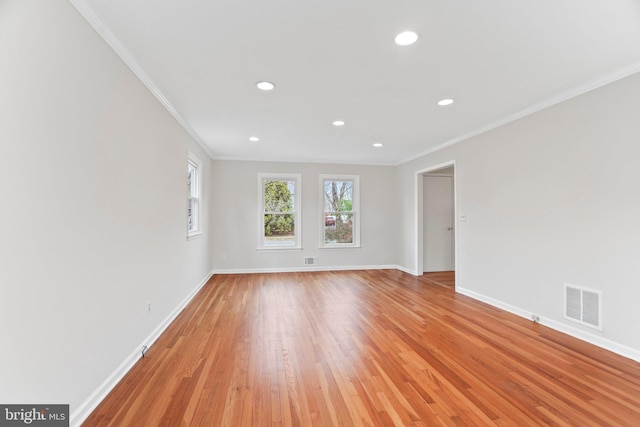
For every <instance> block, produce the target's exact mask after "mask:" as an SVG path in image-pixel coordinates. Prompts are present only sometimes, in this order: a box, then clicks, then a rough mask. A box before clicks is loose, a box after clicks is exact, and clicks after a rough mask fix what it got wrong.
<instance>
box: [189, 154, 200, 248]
mask: <svg viewBox="0 0 640 427" xmlns="http://www.w3.org/2000/svg"><path fill="white" fill-rule="evenodd" d="M200 171H201V163H200V160H198V158H197V157H195V156H194V155H193V154H191V153H189V161H188V163H187V236H194V235H196V234H200V233H202V229H201V227H200V205H201V199H202V185H201V182H200Z"/></svg>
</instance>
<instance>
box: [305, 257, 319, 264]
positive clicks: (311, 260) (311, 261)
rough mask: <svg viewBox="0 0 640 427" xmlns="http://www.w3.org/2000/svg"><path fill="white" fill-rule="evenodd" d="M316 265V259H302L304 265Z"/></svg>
mask: <svg viewBox="0 0 640 427" xmlns="http://www.w3.org/2000/svg"><path fill="white" fill-rule="evenodd" d="M317 263H318V257H315V256H306V257H304V265H316V264H317Z"/></svg>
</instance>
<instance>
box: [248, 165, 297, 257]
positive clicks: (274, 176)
mask: <svg viewBox="0 0 640 427" xmlns="http://www.w3.org/2000/svg"><path fill="white" fill-rule="evenodd" d="M279 180H281V181H293V182H294V193H293V194H294V197H293V209H294V210H293V215H294V233H295V241H294V243H293V245H291V244H282V245H277V244H265V235H264V216H265V206H264V183H265V181H279ZM257 222H258V246H257V250H259V251H271V250H274V251H283V250H285V251H286V250H301V249H302V174H299V173H258V221H257Z"/></svg>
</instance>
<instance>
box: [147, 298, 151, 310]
mask: <svg viewBox="0 0 640 427" xmlns="http://www.w3.org/2000/svg"><path fill="white" fill-rule="evenodd" d="M147 311H151V300H149V301H147Z"/></svg>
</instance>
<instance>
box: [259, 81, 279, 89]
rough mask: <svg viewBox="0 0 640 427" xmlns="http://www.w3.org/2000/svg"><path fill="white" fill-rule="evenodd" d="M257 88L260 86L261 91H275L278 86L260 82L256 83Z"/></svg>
mask: <svg viewBox="0 0 640 427" xmlns="http://www.w3.org/2000/svg"><path fill="white" fill-rule="evenodd" d="M256 86H258V89H260V90H273V88H275V87H276V85H274V84H273V83H271V82H267V81H263V82H258V83H256Z"/></svg>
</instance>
